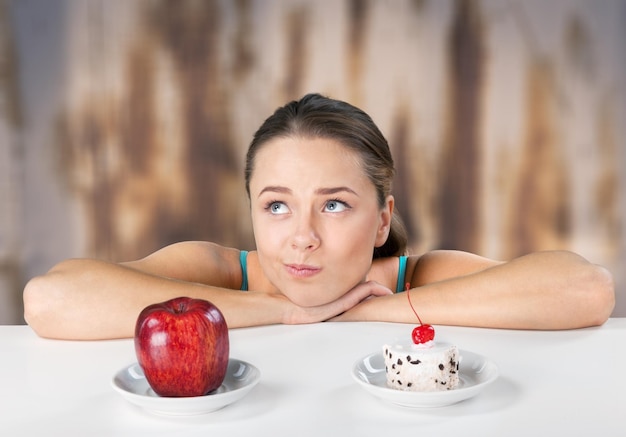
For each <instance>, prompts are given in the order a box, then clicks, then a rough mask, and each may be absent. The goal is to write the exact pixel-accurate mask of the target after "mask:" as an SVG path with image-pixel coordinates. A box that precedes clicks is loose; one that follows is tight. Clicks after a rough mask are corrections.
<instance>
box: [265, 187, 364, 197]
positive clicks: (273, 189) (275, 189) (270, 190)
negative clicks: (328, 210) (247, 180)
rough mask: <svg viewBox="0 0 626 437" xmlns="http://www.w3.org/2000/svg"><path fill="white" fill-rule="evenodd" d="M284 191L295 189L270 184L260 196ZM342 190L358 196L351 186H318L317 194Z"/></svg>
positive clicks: (289, 192) (289, 191) (327, 193)
mask: <svg viewBox="0 0 626 437" xmlns="http://www.w3.org/2000/svg"><path fill="white" fill-rule="evenodd" d="M266 192H267V193H283V194H292V193H293V191H292V190H291V189H290V188H287V187H282V186H280V185H269V186H267V187H265V188H263V189H262V190H261V191H260V192H259V196H260V195H261V194H263V193H266ZM341 192H346V193H351V194H354V195H355V196H358V194H357V192H356V191H354V190H353V189H352V188H349V187H328V188H318V189H317V190H315V194H318V195H325V196H328V195H331V194H337V193H341Z"/></svg>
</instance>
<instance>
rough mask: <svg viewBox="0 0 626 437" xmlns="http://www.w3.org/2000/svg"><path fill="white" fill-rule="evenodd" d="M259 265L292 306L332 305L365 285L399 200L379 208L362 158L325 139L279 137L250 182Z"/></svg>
mask: <svg viewBox="0 0 626 437" xmlns="http://www.w3.org/2000/svg"><path fill="white" fill-rule="evenodd" d="M250 202H251V213H252V224H253V229H254V235H255V239H256V245H257V250H258V256H259V262H260V263H261V267H262V268H263V271H264V273H265V275H266V276H267V278H268V279H269V280H270V281H271V282H272V284H273V285H274V286H275V287H276V288H278V289H279V290H280V291H281V292H282V293H283V294H285V295H286V296H287V297H288V298H289V299H290V300H292V301H293V302H294V303H296V304H298V305H301V306H316V305H321V304H324V303H327V302H331V301H333V300H335V299H337V298H339V297H340V296H342V295H343V294H345V293H346V292H347V291H348V290H350V289H351V288H352V287H354V286H355V285H356V284H358V283H359V282H361V281H363V280H364V279H365V277H366V275H367V272H368V271H369V269H370V267H371V263H372V251H373V249H374V247H377V246H380V245H382V244H383V243H384V242H385V241H386V239H387V236H388V233H389V226H390V223H391V216H392V211H393V197H392V196H389V197H388V198H387V201H386V204H385V206H384V207H383V208H382V209H381V208H380V206H379V205H378V201H377V194H376V189H375V188H374V185H373V184H372V183H371V181H370V180H369V179H368V177H367V175H366V174H365V172H364V170H363V169H362V167H361V162H360V159H359V156H358V155H357V154H356V152H354V151H352V150H350V149H349V148H347V147H345V146H343V145H341V144H340V143H339V142H337V141H334V140H329V139H324V138H316V139H305V138H299V137H296V138H277V139H273V140H271V141H269V142H268V143H266V144H264V145H263V146H262V148H261V149H260V150H259V151H258V152H257V155H256V158H255V164H254V172H253V174H252V177H251V179H250Z"/></svg>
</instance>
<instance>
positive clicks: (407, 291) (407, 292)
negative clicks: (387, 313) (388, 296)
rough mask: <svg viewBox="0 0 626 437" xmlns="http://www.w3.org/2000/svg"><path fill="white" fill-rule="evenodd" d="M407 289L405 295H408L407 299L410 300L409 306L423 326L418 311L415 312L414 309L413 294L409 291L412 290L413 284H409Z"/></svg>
mask: <svg viewBox="0 0 626 437" xmlns="http://www.w3.org/2000/svg"><path fill="white" fill-rule="evenodd" d="M405 287H406V291H405V293H406V297H407V299H409V305H410V306H411V309H412V310H413V313H414V314H415V317H417V320H419V321H420V325H423V323H422V319H420V316H419V315H418V314H417V311H415V308H413V304H412V303H411V293H409V289H410V288H411V284H409V283H408V282H407V283H406V285H405Z"/></svg>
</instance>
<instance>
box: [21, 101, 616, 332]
mask: <svg viewBox="0 0 626 437" xmlns="http://www.w3.org/2000/svg"><path fill="white" fill-rule="evenodd" d="M393 175H394V167H393V159H392V157H391V153H390V150H389V146H388V144H387V141H386V140H385V138H384V137H383V135H382V134H381V132H380V131H379V130H378V128H377V127H376V125H375V124H374V123H373V121H372V120H371V118H370V117H369V116H368V115H367V114H365V113H364V112H363V111H361V110H359V109H358V108H355V107H354V106H352V105H350V104H348V103H345V102H341V101H337V100H333V99H329V98H326V97H323V96H320V95H318V94H310V95H307V96H305V97H303V98H302V99H301V100H299V101H293V102H290V103H289V104H287V105H286V106H284V107H281V108H279V109H278V110H276V112H275V113H274V114H273V115H272V116H270V117H269V118H268V119H267V120H266V121H265V122H264V123H263V125H262V126H261V127H260V128H259V130H258V131H257V133H256V134H255V136H254V138H253V140H252V143H251V145H250V148H249V150H248V154H247V160H246V171H245V178H246V190H247V193H248V196H249V200H250V209H251V216H252V223H253V229H254V235H255V239H256V250H255V251H251V252H249V253H246V252H242V251H239V250H237V249H234V248H228V247H222V246H220V245H217V244H214V243H210V242H183V243H177V244H173V245H171V246H168V247H165V248H163V249H161V250H159V251H157V252H155V253H153V254H151V255H149V256H147V257H146V258H144V259H140V260H137V261H133V262H127V263H120V264H115V263H108V262H103V261H99V260H93V259H73V260H67V261H64V262H61V263H60V264H58V265H57V266H55V267H54V268H52V269H51V270H50V271H49V272H48V273H47V274H45V275H43V276H40V277H36V278H33V279H32V280H31V281H30V282H29V283H28V284H27V286H26V288H25V290H24V305H25V318H26V321H27V322H28V323H29V325H30V326H31V327H32V328H33V329H34V330H35V331H36V332H37V333H38V334H39V335H41V336H44V337H53V338H67V339H105V338H118V337H131V336H132V335H133V330H134V325H135V321H136V318H137V316H138V314H139V312H140V311H141V310H142V309H143V308H144V307H146V306H147V305H149V304H151V303H155V302H159V301H164V300H167V299H170V298H173V297H177V296H191V297H197V298H203V299H207V300H210V301H211V302H213V303H214V304H215V305H217V306H218V307H219V308H220V310H221V311H222V312H223V314H224V316H225V318H226V321H227V323H228V325H229V327H230V328H237V327H243V326H255V325H264V324H275V323H285V324H297V323H313V322H320V321H326V320H337V321H350V320H375V321H395V322H407V323H415V315H414V314H413V312H412V310H411V308H410V306H409V304H408V300H407V296H406V294H405V293H407V292H408V293H411V301H412V303H413V305H414V306H415V307H416V308H418V311H419V313H420V316H421V318H422V320H424V321H425V322H427V323H430V324H448V325H466V326H481V327H499V328H520V329H569V328H578V327H584V326H592V325H598V324H602V323H603V322H604V321H606V319H607V318H608V317H609V316H610V314H611V311H612V309H613V306H614V300H615V294H614V289H613V280H612V276H611V275H610V274H609V273H608V272H607V271H606V270H605V269H604V268H602V267H599V266H596V265H594V264H591V263H589V262H588V261H586V260H585V259H583V258H582V257H580V256H578V255H576V254H574V253H570V252H564V251H552V252H540V253H533V254H529V255H526V256H522V257H520V258H517V259H514V260H512V261H509V262H499V261H494V260H490V259H486V258H483V257H480V256H477V255H474V254H470V253H465V252H459V251H433V252H429V253H425V254H422V255H418V256H405V255H406V253H405V252H406V245H407V241H406V235H405V232H404V228H403V226H402V224H401V223H400V221H399V219H398V217H397V216H396V215H395V212H394V198H393V196H392V195H391V189H392V178H393ZM407 283H408V284H410V290H408V291H406V292H405V291H404V289H405V284H407Z"/></svg>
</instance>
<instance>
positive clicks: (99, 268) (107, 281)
mask: <svg viewBox="0 0 626 437" xmlns="http://www.w3.org/2000/svg"><path fill="white" fill-rule="evenodd" d="M240 284H241V269H240V267H239V251H238V250H236V249H230V248H224V247H221V246H218V245H214V244H210V243H201V242H188V243H179V244H175V245H172V246H168V247H166V248H164V249H161V250H160V251H158V252H155V253H154V254H152V255H150V256H148V257H146V258H144V259H142V260H139V261H134V262H129V263H123V264H114V263H109V262H104V261H98V260H90V259H75V260H67V261H63V262H61V263H59V264H58V265H57V266H55V267H53V268H52V269H51V270H50V271H49V272H48V273H47V274H45V275H42V276H39V277H35V278H33V279H32V280H31V281H29V283H28V284H27V285H26V288H25V290H24V308H25V312H24V317H25V319H26V321H27V323H28V324H29V325H30V326H31V327H32V328H33V330H34V331H35V332H36V333H37V334H38V335H40V336H42V337H49V338H64V339H110V338H123V337H132V336H133V335H134V328H135V322H136V320H137V316H138V315H139V312H140V311H141V310H142V309H143V308H145V307H146V306H148V305H150V304H152V303H155V302H161V301H165V300H168V299H171V298H174V297H178V296H189V297H195V298H202V299H206V300H209V301H211V302H212V303H213V304H215V305H216V306H217V307H218V308H219V309H220V311H221V312H222V313H223V314H224V317H225V319H226V322H227V324H228V326H229V327H230V328H236V327H244V326H255V325H267V324H274V323H311V322H317V321H322V320H326V319H328V318H330V317H333V316H335V315H337V314H340V313H342V312H343V311H345V310H347V309H349V308H351V307H353V306H354V305H356V304H357V303H358V302H360V301H361V300H362V299H364V298H365V297H367V296H368V295H370V294H371V293H372V292H371V291H369V290H364V289H361V290H352V291H351V292H350V293H348V294H347V295H345V296H343V297H342V298H341V299H339V300H337V301H335V302H332V303H330V304H328V305H324V306H321V307H313V308H301V307H298V306H296V305H294V304H293V303H291V302H290V301H289V300H288V299H286V298H285V297H284V296H282V295H281V294H277V293H272V292H268V291H256V292H255V291H249V292H242V291H239V286H240ZM381 293H384V290H379V291H378V292H377V295H380V294H381ZM375 294H376V293H375Z"/></svg>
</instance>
